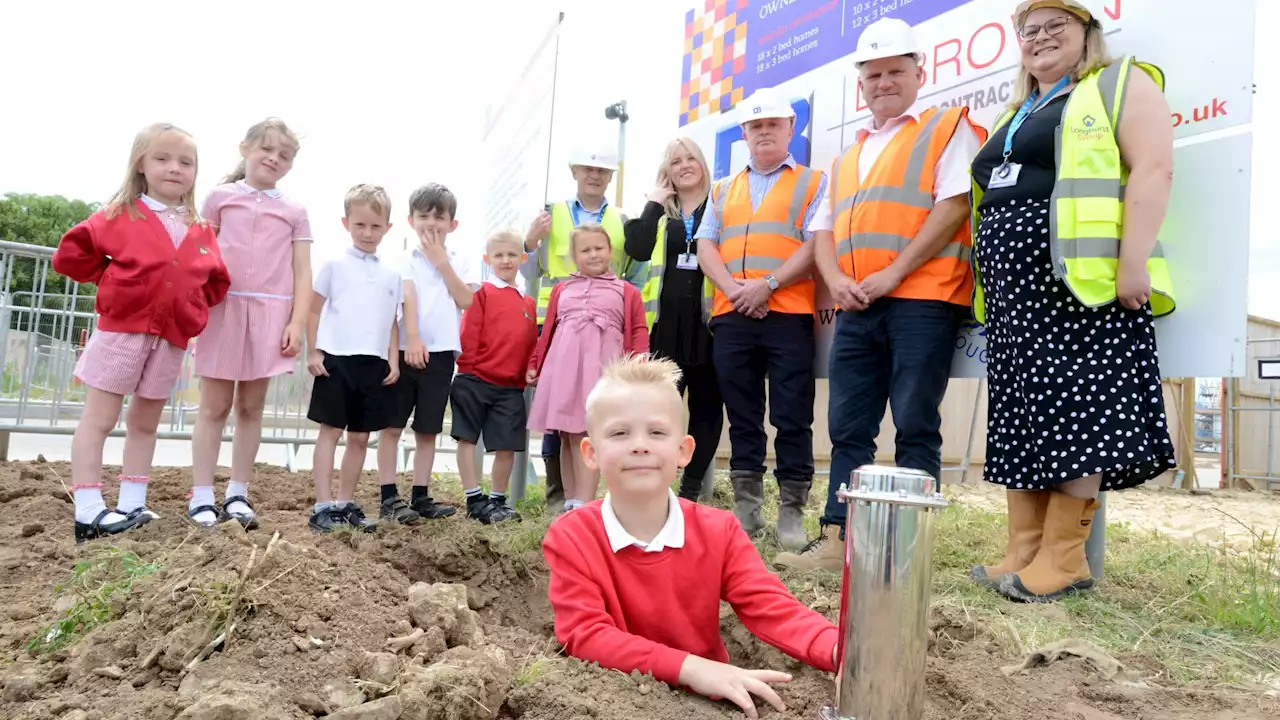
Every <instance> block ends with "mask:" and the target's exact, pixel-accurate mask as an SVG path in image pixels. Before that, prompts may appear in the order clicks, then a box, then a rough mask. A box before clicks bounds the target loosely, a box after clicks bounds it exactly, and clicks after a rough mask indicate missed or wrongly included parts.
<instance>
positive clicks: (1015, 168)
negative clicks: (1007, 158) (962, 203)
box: [987, 163, 1022, 189]
mask: <svg viewBox="0 0 1280 720" xmlns="http://www.w3.org/2000/svg"><path fill="white" fill-rule="evenodd" d="M1020 172H1022V166H1021V165H1019V164H1018V163H1001V164H999V165H997V166H995V168H993V169H992V170H991V182H989V183H987V188H988V189H990V188H1007V187H1013V186H1014V185H1017V184H1018V173H1020Z"/></svg>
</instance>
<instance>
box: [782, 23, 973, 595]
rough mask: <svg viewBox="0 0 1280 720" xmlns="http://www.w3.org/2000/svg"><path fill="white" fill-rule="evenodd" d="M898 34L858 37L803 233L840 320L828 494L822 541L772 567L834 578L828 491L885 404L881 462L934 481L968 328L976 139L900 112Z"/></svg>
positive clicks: (943, 116)
mask: <svg viewBox="0 0 1280 720" xmlns="http://www.w3.org/2000/svg"><path fill="white" fill-rule="evenodd" d="M923 57H924V56H923V55H922V54H921V53H920V49H919V46H918V45H917V44H916V41H915V37H914V33H913V32H912V30H911V26H910V25H908V24H907V23H906V22H904V21H902V20H899V19H896V18H885V19H883V20H880V21H878V22H876V23H874V24H872V25H870V26H868V27H867V28H866V30H864V31H863V33H862V36H861V37H860V38H859V39H858V49H857V51H856V52H855V53H854V58H853V60H854V64H855V66H856V67H857V68H858V74H859V76H860V78H861V82H862V94H863V97H864V98H865V99H866V101H867V105H868V106H869V107H870V109H871V119H870V121H869V122H868V123H867V124H866V125H865V126H864V127H862V128H860V129H858V132H857V140H856V142H855V143H854V145H853V146H852V147H850V148H849V149H848V150H846V151H845V152H844V154H843V155H841V156H840V157H839V158H837V159H836V161H835V164H834V165H833V167H832V171H831V192H830V193H829V194H828V196H827V198H826V199H825V201H824V202H823V203H822V210H821V211H819V213H818V216H817V217H815V218H814V221H813V223H812V224H810V225H809V229H810V230H812V231H814V233H815V238H814V252H815V256H814V259H815V262H816V264H817V267H818V272H819V274H820V276H821V278H822V280H823V282H825V283H826V286H827V288H828V289H829V290H830V292H831V296H832V298H833V299H834V300H835V302H836V304H837V305H838V306H839V308H840V313H839V314H838V315H837V317H836V329H835V338H834V339H833V341H832V345H831V353H830V368H829V373H828V375H829V377H830V404H829V406H828V407H829V414H828V418H827V426H828V429H829V431H830V433H831V445H832V455H831V482H830V485H829V489H828V491H827V506H826V510H825V512H824V513H823V516H822V519H821V526H822V533H821V535H820V536H819V537H818V538H817V539H816V540H815V541H813V542H812V543H809V545H807V546H806V547H805V549H804V550H803V551H801V552H800V553H798V554H792V553H782V554H780V555H778V556H777V557H776V558H775V560H774V563H775V564H776V565H779V566H782V567H791V568H797V569H814V568H825V569H830V570H835V571H839V570H840V569H841V568H842V567H843V562H844V552H845V548H844V543H843V540H844V524H845V512H846V510H845V505H844V503H841V502H839V501H838V500H837V499H836V494H835V493H836V489H837V488H839V486H840V483H842V482H844V483H848V482H850V476H851V474H852V473H853V471H854V470H855V469H857V468H858V467H859V466H861V465H866V464H870V463H872V462H874V460H875V453H876V436H877V435H879V434H880V422H881V420H882V419H883V418H884V411H885V404H886V402H887V403H888V405H889V406H890V407H891V408H892V409H893V423H894V427H895V429H896V430H897V435H896V444H897V448H896V451H897V452H896V457H895V463H896V464H897V465H898V466H899V467H905V468H912V469H915V470H923V471H925V472H927V473H929V474H930V475H932V476H933V477H934V478H936V479H938V480H939V482H940V481H941V477H940V474H941V466H942V433H941V425H942V418H941V416H940V414H939V407H940V406H941V404H942V398H943V395H944V394H946V390H947V380H948V378H949V377H950V374H951V357H952V353H953V352H954V348H955V346H954V342H955V337H956V332H957V331H958V330H959V326H960V323H961V322H963V321H964V319H965V318H967V317H968V315H969V311H970V307H969V306H970V294H971V293H972V291H973V275H972V273H971V271H970V269H969V254H970V251H971V248H972V242H971V240H970V235H969V198H968V192H969V185H970V178H969V165H970V163H971V162H972V161H973V157H974V156H975V155H977V153H978V148H979V147H980V146H981V143H982V141H983V140H985V139H986V131H985V130H983V129H982V128H981V127H977V126H974V125H973V124H971V123H970V121H969V118H968V108H965V107H960V108H930V109H927V110H918V109H914V108H913V106H914V105H915V103H916V99H917V96H918V94H919V92H920V88H921V86H922V85H923V82H924V70H923V68H922V61H923Z"/></svg>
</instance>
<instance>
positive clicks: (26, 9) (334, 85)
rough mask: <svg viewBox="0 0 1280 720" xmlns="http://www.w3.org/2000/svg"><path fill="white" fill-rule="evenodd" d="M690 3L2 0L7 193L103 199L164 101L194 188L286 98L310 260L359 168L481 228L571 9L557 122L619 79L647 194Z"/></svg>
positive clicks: (1277, 249)
mask: <svg viewBox="0 0 1280 720" xmlns="http://www.w3.org/2000/svg"><path fill="white" fill-rule="evenodd" d="M1230 1H1231V2H1245V1H1247V0H1230ZM699 4H700V3H699ZM1010 4H1011V5H1012V4H1013V3H1012V0H1011V2H1010ZM1259 4H1260V5H1261V6H1262V7H1260V8H1259V10H1258V18H1257V19H1258V21H1257V23H1255V27H1257V28H1271V27H1275V26H1276V24H1277V22H1278V21H1280V6H1278V5H1280V3H1273V2H1263V3H1259ZM691 6H692V0H646V2H643V3H642V2H626V3H624V2H622V1H621V0H592V1H588V0H559V2H556V1H555V0H527V1H524V2H520V1H518V0H510V1H509V2H507V1H503V0H496V1H493V0H491V1H488V2H441V1H440V0H425V1H420V2H415V3H408V2H391V1H389V0H364V1H363V2H360V3H344V4H336V3H335V4H332V5H328V6H327V7H331V8H332V10H326V9H324V8H325V7H326V5H325V4H322V3H316V2H303V1H301V0H289V1H272V0H257V1H256V2H247V1H246V0H220V1H219V2H217V3H174V2H162V1H159V0H129V1H128V2H122V3H102V2H88V1H82V0H76V1H75V2H67V1H64V0H42V2H38V3H17V2H7V3H5V9H4V16H5V17H4V26H5V31H6V32H5V38H4V41H3V43H0V67H4V68H5V69H6V70H7V71H8V77H10V90H9V96H8V99H7V100H8V101H7V102H6V103H4V106H3V107H0V193H3V192H35V193H44V194H61V195H65V196H68V197H73V198H80V199H83V200H90V201H93V200H98V201H100V200H103V199H105V198H106V197H107V196H108V195H109V194H110V193H111V192H112V191H113V190H114V189H115V188H116V186H117V185H118V184H119V183H120V180H121V179H122V176H123V173H124V168H125V164H126V161H127V159H128V152H129V145H130V142H131V141H132V138H133V135H134V133H136V132H137V131H138V130H139V129H140V128H141V127H143V126H145V125H147V124H149V123H152V122H156V121H159V120H166V121H169V122H173V123H175V124H177V125H179V126H182V127H184V128H186V129H187V130H189V131H190V132H191V133H192V134H193V135H194V136H195V137H196V139H197V142H198V143H199V150H200V162H201V171H200V178H199V184H198V188H197V190H198V195H200V196H201V197H203V195H204V194H205V193H206V192H207V191H208V189H209V188H210V187H212V186H213V185H214V184H216V183H217V181H218V180H219V179H220V178H221V177H222V176H223V175H224V174H225V173H226V172H228V171H230V170H231V169H232V167H233V166H234V165H235V163H236V161H237V160H238V154H237V150H236V146H237V143H238V142H239V141H240V139H241V137H242V136H243V134H244V132H245V130H246V129H247V128H248V127H249V125H251V124H252V123H254V122H256V121H258V120H261V119H262V118H264V117H266V116H268V115H277V116H280V117H282V118H284V119H285V120H286V121H287V122H288V123H289V124H290V126H292V127H293V128H295V129H296V130H297V131H298V132H299V133H300V134H301V135H302V136H303V138H302V150H301V152H300V153H299V155H298V159H297V162H296V163H295V165H294V169H293V172H292V173H291V174H290V175H289V176H288V177H287V178H286V179H285V180H284V181H283V183H282V186H281V187H282V188H283V189H284V190H285V191H286V192H288V193H290V194H292V195H293V196H295V197H297V198H298V199H299V200H301V201H302V202H303V203H305V205H306V207H307V209H308V211H309V212H310V215H311V221H312V226H313V228H314V229H315V231H316V235H317V238H318V241H317V246H316V253H315V255H316V257H317V259H318V260H320V261H322V260H323V259H325V258H327V257H332V256H333V254H334V253H336V252H338V251H340V250H341V249H342V247H343V246H344V245H345V244H346V243H348V242H349V239H348V238H346V237H345V236H344V234H343V231H342V225H341V223H340V217H341V214H342V197H343V194H344V192H345V191H346V189H347V188H348V187H350V186H351V185H353V184H355V183H357V182H372V183H377V184H381V185H383V186H385V187H386V188H387V189H388V190H389V191H390V193H391V195H392V200H393V203H394V207H393V221H396V222H402V218H403V217H404V215H405V209H406V202H407V199H408V195H409V193H410V192H411V191H412V190H413V188H415V187H417V186H418V185H421V184H423V183H426V182H431V181H437V182H443V183H445V184H447V185H449V186H450V187H452V188H454V189H455V190H456V192H457V194H458V196H459V198H460V201H461V207H460V209H459V212H458V219H459V221H460V228H459V234H458V238H459V239H460V240H462V241H464V242H467V243H478V241H479V237H478V233H479V232H480V228H481V226H482V222H481V218H482V208H481V207H479V198H480V196H481V193H482V191H483V189H484V183H483V177H482V173H481V162H480V159H481V157H482V153H481V152H480V151H479V149H478V147H477V146H478V142H479V137H480V132H481V129H482V125H483V122H484V111H485V106H486V104H487V103H491V102H494V101H495V100H497V99H499V98H500V97H501V96H502V95H504V94H505V92H506V91H507V89H508V88H509V86H510V83H511V82H512V80H513V78H514V76H515V74H516V73H518V72H519V71H520V70H521V67H522V63H523V61H524V60H525V58H527V57H528V55H529V53H530V52H532V50H533V48H534V46H535V45H536V43H537V42H538V41H539V40H540V39H541V37H542V35H543V34H544V33H545V31H546V30H547V29H548V28H549V27H550V24H551V23H552V22H553V21H554V19H555V17H556V13H557V11H561V10H563V11H564V12H565V25H564V36H563V40H562V49H561V62H560V67H559V72H560V85H559V90H558V93H557V98H556V106H557V112H556V135H557V138H558V139H559V140H560V141H561V142H566V140H565V139H566V138H598V139H601V140H603V141H610V140H612V139H615V138H616V133H617V125H616V123H613V122H611V121H608V120H606V119H605V118H604V115H603V109H604V107H605V106H606V105H608V104H609V103H611V102H614V101H616V100H620V99H623V98H625V99H626V100H627V102H628V105H629V109H630V114H631V117H632V119H631V122H630V123H628V126H627V127H628V130H627V160H628V170H627V175H626V177H627V181H626V184H625V196H626V197H625V202H624V203H623V204H624V207H625V208H628V209H631V210H632V211H633V212H634V211H638V209H639V208H640V206H641V205H642V203H643V199H644V195H645V193H646V192H647V191H648V190H649V186H650V185H651V183H652V179H653V177H654V173H655V169H656V166H657V162H658V155H659V154H660V152H661V149H662V147H663V146H664V145H665V144H666V142H667V140H668V139H669V138H670V137H671V136H673V135H674V134H675V133H676V131H677V103H678V93H677V90H678V87H679V78H680V58H681V45H682V39H683V36H682V30H683V16H684V12H685V11H686V10H687V9H688V8H689V7H691ZM124 8H128V9H124ZM1277 52H1280V51H1277V49H1276V48H1275V44H1274V43H1269V44H1267V43H1259V47H1258V55H1257V63H1256V65H1257V67H1259V68H1265V67H1276V65H1277V63H1276V60H1277ZM1256 81H1257V84H1258V94H1257V96H1256V100H1257V102H1256V104H1255V105H1254V116H1255V118H1257V117H1267V116H1270V117H1275V113H1276V112H1277V110H1280V98H1278V97H1277V93H1276V91H1275V88H1274V87H1273V86H1269V85H1268V81H1269V78H1268V77H1267V76H1265V75H1261V74H1259V76H1258V77H1257V78H1256ZM1277 142H1280V141H1277V140H1276V138H1275V134H1273V133H1271V134H1269V133H1262V134H1260V135H1255V137H1254V148H1255V154H1254V172H1253V188H1254V192H1253V198H1254V200H1253V237H1252V246H1253V249H1252V253H1251V257H1250V265H1251V271H1250V311H1251V312H1253V313H1255V314H1261V315H1265V316H1269V317H1272V318H1280V240H1278V239H1277V231H1276V230H1275V225H1276V223H1275V221H1274V220H1272V219H1271V218H1270V216H1269V214H1268V213H1266V212H1264V210H1265V209H1267V207H1270V206H1274V204H1275V197H1276V192H1275V189H1276V181H1275V180H1274V179H1272V178H1274V177H1275V173H1274V172H1273V171H1272V172H1268V171H1267V170H1265V168H1274V167H1275V166H1276V164H1277V163H1276V161H1277V160H1280V147H1278V146H1277ZM563 168H564V165H563V158H556V159H554V160H553V163H552V173H553V175H556V174H558V173H561V172H562V173H563V174H564V177H561V178H560V181H559V182H561V183H564V182H567V170H564V169H563ZM557 177H559V175H557ZM556 187H557V186H556V181H555V178H553V189H555V188H556ZM554 194H555V193H554V192H553V195H554ZM610 197H611V198H612V197H613V192H612V189H611V191H610ZM537 209H538V208H531V209H530V213H531V215H532V213H534V212H536V210H537ZM404 229H405V228H404V226H403V224H401V225H400V227H398V228H393V230H392V233H391V234H390V235H389V236H388V238H389V242H388V246H394V247H395V248H398V247H399V246H400V244H401V239H402V238H403V234H402V233H403V231H404ZM468 231H470V232H468ZM1206 240H1207V241H1209V240H1211V239H1206Z"/></svg>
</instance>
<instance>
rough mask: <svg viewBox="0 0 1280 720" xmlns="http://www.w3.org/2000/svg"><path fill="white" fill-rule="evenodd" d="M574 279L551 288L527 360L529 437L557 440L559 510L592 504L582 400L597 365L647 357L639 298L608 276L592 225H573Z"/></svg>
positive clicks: (606, 247)
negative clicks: (551, 434)
mask: <svg viewBox="0 0 1280 720" xmlns="http://www.w3.org/2000/svg"><path fill="white" fill-rule="evenodd" d="M569 249H570V252H571V253H573V262H574V264H575V265H577V267H578V271H577V272H575V273H573V274H572V275H571V276H569V278H568V279H567V280H564V281H563V282H561V283H559V284H558V285H556V286H555V289H554V290H552V291H551V299H550V300H549V301H548V303H547V319H546V323H545V325H544V326H543V329H542V335H541V336H540V337H539V338H538V345H537V347H536V348H534V351H533V357H532V358H531V359H530V360H529V372H528V375H527V376H526V378H525V379H526V380H527V381H528V382H529V384H533V383H534V382H537V385H538V388H537V390H536V391H535V392H534V395H533V406H532V408H530V411H529V429H530V430H534V431H537V432H548V431H552V430H554V431H557V432H559V433H560V442H561V446H560V452H561V455H560V457H561V458H565V459H572V461H571V462H569V463H567V464H566V463H563V462H562V463H561V467H560V474H561V475H562V476H563V480H564V495H565V503H564V509H565V510H573V509H574V508H577V507H581V506H583V505H585V504H587V503H588V502H591V501H592V500H594V499H595V497H596V492H597V490H598V488H599V484H600V473H599V472H597V471H593V470H591V469H590V468H588V467H587V465H586V461H585V460H584V459H583V456H582V438H583V437H584V436H586V434H587V394H588V393H590V392H591V389H592V388H594V387H595V385H596V381H598V380H599V379H600V374H601V371H602V369H603V368H604V365H605V364H606V363H608V362H609V361H611V360H614V359H616V358H618V357H619V356H621V355H623V354H637V355H643V354H646V353H648V352H649V328H648V326H646V325H645V320H644V300H643V299H642V298H641V296H640V291H639V290H636V289H635V288H634V287H632V285H631V284H630V283H628V282H626V281H624V280H622V279H621V278H619V277H618V276H617V275H615V274H614V273H613V272H612V271H611V270H610V269H609V262H610V260H612V259H613V249H612V248H611V247H610V244H609V234H608V233H607V232H605V229H604V228H603V227H601V226H600V225H581V226H579V227H578V228H576V229H575V230H574V231H573V234H572V235H570V236H569Z"/></svg>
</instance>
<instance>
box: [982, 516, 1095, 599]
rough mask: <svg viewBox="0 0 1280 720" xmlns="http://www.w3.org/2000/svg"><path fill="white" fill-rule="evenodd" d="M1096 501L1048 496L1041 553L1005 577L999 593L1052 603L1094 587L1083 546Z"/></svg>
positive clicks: (1091, 527) (1091, 523) (1091, 522)
mask: <svg viewBox="0 0 1280 720" xmlns="http://www.w3.org/2000/svg"><path fill="white" fill-rule="evenodd" d="M1097 508H1098V501H1097V500H1095V499H1089V500H1081V499H1080V498H1075V497H1071V496H1070V495H1067V494H1066V493H1060V492H1051V493H1049V506H1048V509H1047V510H1046V512H1045V517H1044V535H1043V537H1042V538H1041V540H1040V551H1039V552H1037V553H1036V557H1035V559H1034V560H1032V561H1031V564H1030V565H1027V566H1026V567H1025V568H1023V569H1022V570H1019V571H1018V572H1016V573H1009V574H1007V575H1005V576H1004V577H1003V578H1002V579H1001V581H1000V594H1001V595H1004V596H1005V597H1008V598H1010V599H1012V600H1020V601H1022V602H1052V601H1053V600H1057V599H1058V598H1060V597H1062V596H1063V595H1066V594H1067V593H1072V592H1076V591H1079V590H1088V589H1089V588H1091V587H1093V575H1092V573H1090V572H1089V559H1088V558H1087V557H1086V556H1085V552H1084V544H1085V541H1086V540H1088V539H1089V531H1090V530H1092V529H1093V513H1094V511H1095V510H1097Z"/></svg>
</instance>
